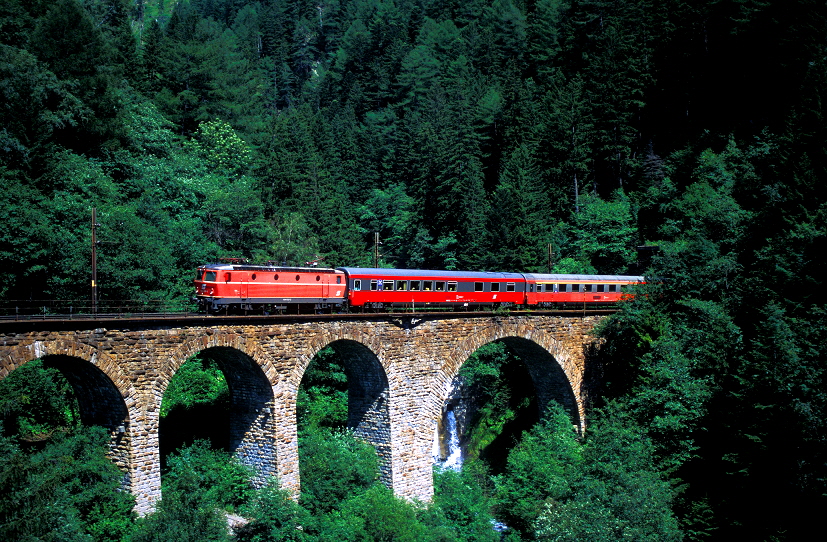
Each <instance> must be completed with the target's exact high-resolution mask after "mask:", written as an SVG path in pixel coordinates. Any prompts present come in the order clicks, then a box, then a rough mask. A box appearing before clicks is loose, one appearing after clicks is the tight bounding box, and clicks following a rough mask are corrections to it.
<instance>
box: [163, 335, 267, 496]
mask: <svg viewBox="0 0 827 542" xmlns="http://www.w3.org/2000/svg"><path fill="white" fill-rule="evenodd" d="M199 356H200V357H201V358H202V359H209V360H213V361H215V363H216V364H217V365H218V367H219V369H220V370H221V372H222V373H223V375H224V378H225V379H226V382H227V387H228V388H229V394H230V397H229V406H228V408H226V409H215V408H210V407H209V406H206V407H204V408H195V409H192V411H190V412H186V411H185V412H175V413H170V415H169V416H168V418H172V419H170V420H169V421H168V420H162V426H161V432H162V433H161V435H160V441H161V442H160V445H161V450H162V455H164V454H167V453H169V452H171V451H174V448H176V447H178V446H181V445H183V444H188V443H190V442H191V441H192V440H193V439H195V438H206V437H209V438H210V440H211V441H212V442H213V445H214V446H216V447H219V448H224V449H226V450H227V451H229V452H231V453H233V454H235V455H236V456H237V457H238V458H239V460H240V461H241V462H242V463H243V464H245V465H248V466H250V467H253V468H254V470H255V475H254V478H253V483H254V484H255V485H256V486H263V485H264V484H266V483H267V481H268V479H269V478H270V477H274V476H276V475H277V469H276V459H275V458H276V429H275V424H274V421H273V410H274V404H275V402H274V396H273V388H272V386H271V385H270V382H269V381H268V380H267V377H266V375H265V374H264V371H263V370H262V369H261V367H260V366H259V365H258V363H256V361H255V360H254V359H253V358H251V357H250V356H248V355H247V354H245V353H244V352H241V351H240V350H237V349H235V348H231V347H224V346H216V347H210V348H206V349H204V350H202V351H201V352H200V353H199ZM173 417H174V418H173ZM181 424H190V425H189V427H187V426H186V425H184V426H182V425H181ZM176 427H180V428H181V430H188V431H190V434H189V435H183V438H181V436H180V435H175V434H174V433H170V431H175V430H176Z"/></svg>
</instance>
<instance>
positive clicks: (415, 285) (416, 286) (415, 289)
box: [411, 280, 420, 292]
mask: <svg viewBox="0 0 827 542" xmlns="http://www.w3.org/2000/svg"><path fill="white" fill-rule="evenodd" d="M419 285H420V282H419V281H418V280H412V281H411V291H412V292H418V291H419Z"/></svg>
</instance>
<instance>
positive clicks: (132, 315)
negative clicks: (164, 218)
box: [0, 308, 617, 326]
mask: <svg viewBox="0 0 827 542" xmlns="http://www.w3.org/2000/svg"><path fill="white" fill-rule="evenodd" d="M616 311H617V309H606V308H600V309H594V308H588V309H544V310H508V311H502V310H497V311H479V310H469V311H459V312H457V311H450V310H445V311H424V310H423V311H419V310H416V311H411V310H405V311H403V310H396V311H376V312H353V313H327V314H260V313H256V314H253V313H250V314H219V315H208V314H204V313H199V312H192V311H177V312H176V311H164V312H149V311H114V312H98V313H75V312H72V313H61V314H59V313H42V314H20V313H18V314H5V315H0V326H4V324H5V325H10V324H12V325H13V324H15V323H17V324H25V323H29V324H31V325H35V326H36V325H37V323H43V322H53V323H55V324H59V323H60V324H69V323H74V324H83V323H93V322H114V321H130V322H146V323H149V322H153V321H178V322H180V321H189V322H192V323H193V324H195V323H199V324H203V323H208V322H227V321H234V322H243V321H265V320H272V321H279V320H336V319H339V320H374V319H377V318H382V319H384V318H416V319H423V318H479V317H492V316H517V315H526V316H528V315H535V314H536V315H545V316H547V315H561V316H563V315H565V316H575V315H583V316H597V315H606V314H612V313H614V312H616Z"/></svg>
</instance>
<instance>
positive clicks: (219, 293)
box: [194, 264, 346, 312]
mask: <svg viewBox="0 0 827 542" xmlns="http://www.w3.org/2000/svg"><path fill="white" fill-rule="evenodd" d="M194 283H195V296H196V301H197V302H198V306H199V309H201V310H203V311H205V312H231V311H268V312H269V311H271V310H272V311H285V310H289V309H295V310H297V311H298V310H302V309H305V310H308V309H312V310H317V309H326V308H330V307H340V306H341V305H342V304H343V303H344V302H345V293H346V292H345V286H346V284H345V274H344V273H343V272H342V271H339V270H336V269H317V268H313V267H273V266H265V265H245V264H207V265H204V266H201V267H199V268H198V271H197V272H196V276H195V281H194Z"/></svg>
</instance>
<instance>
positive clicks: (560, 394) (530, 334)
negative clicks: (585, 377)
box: [435, 321, 584, 431]
mask: <svg viewBox="0 0 827 542" xmlns="http://www.w3.org/2000/svg"><path fill="white" fill-rule="evenodd" d="M494 341H503V342H504V343H505V344H506V346H508V347H509V348H510V349H511V350H512V351H513V352H514V353H515V354H517V355H518V356H519V357H520V358H521V359H522V360H523V361H524V363H526V366H527V367H528V371H529V374H530V375H531V378H532V381H533V383H534V386H535V391H536V393H537V402H538V406H539V407H540V410H541V414H542V412H543V411H544V410H545V408H546V406H547V405H548V403H549V401H552V400H553V401H557V402H559V403H560V404H561V405H562V406H563V407H564V408H565V409H566V411H567V412H568V413H569V416H570V417H571V420H572V424H573V425H575V426H576V427H577V428H578V429H579V430H580V431H582V430H583V427H584V408H583V401H582V400H581V382H582V369H581V367H582V360H581V359H580V358H578V357H577V356H576V355H574V354H573V353H572V352H570V351H569V350H568V348H566V346H565V345H564V344H563V343H561V342H560V341H559V340H557V339H556V338H555V337H554V336H553V335H552V334H551V333H548V332H547V331H545V330H543V329H542V328H540V327H537V326H526V325H521V324H520V323H519V322H502V321H501V322H498V323H497V325H491V326H486V327H484V328H483V329H481V330H479V331H478V332H476V333H472V334H470V335H469V336H468V337H466V338H465V339H464V340H463V341H461V342H460V343H459V344H458V345H457V347H456V348H455V349H454V350H453V351H452V353H451V354H450V355H449V356H448V357H447V359H446V360H445V363H444V365H443V367H442V371H441V374H442V375H443V376H444V380H443V381H442V382H439V383H438V384H439V385H440V386H441V387H438V389H437V390H435V392H436V393H437V396H438V398H439V404H444V403H445V401H446V400H447V399H448V394H449V390H450V385H451V382H452V381H453V379H454V378H455V377H456V375H457V374H458V373H459V369H460V367H461V366H462V364H463V363H465V361H466V360H467V359H468V358H469V357H470V356H471V354H472V353H474V352H475V351H477V350H478V349H479V348H480V347H482V346H483V345H485V344H488V343H490V342H494ZM435 423H436V421H435Z"/></svg>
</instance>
